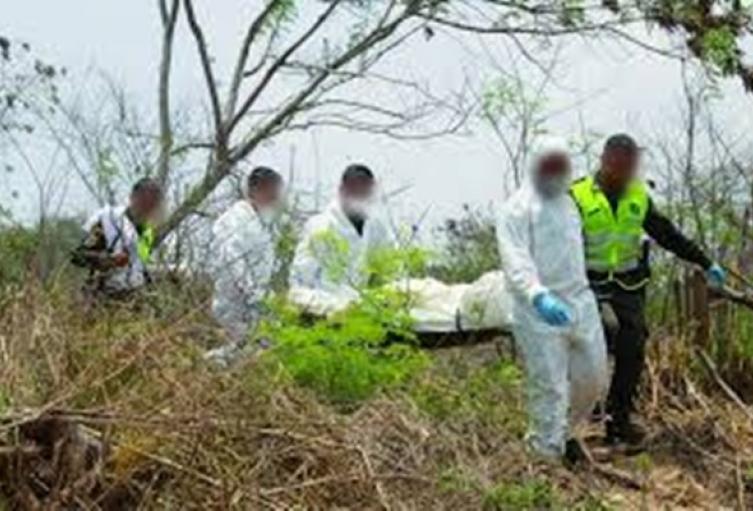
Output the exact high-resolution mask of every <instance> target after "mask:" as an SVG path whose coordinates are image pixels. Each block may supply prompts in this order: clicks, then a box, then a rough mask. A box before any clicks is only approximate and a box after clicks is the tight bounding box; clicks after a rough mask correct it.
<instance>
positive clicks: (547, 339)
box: [497, 138, 608, 464]
mask: <svg viewBox="0 0 753 511" xmlns="http://www.w3.org/2000/svg"><path fill="white" fill-rule="evenodd" d="M530 167H531V174H530V176H529V177H530V179H528V181H527V182H526V184H524V185H523V186H522V187H521V189H520V190H518V191H517V192H516V193H515V194H514V195H513V196H512V197H511V198H510V200H509V201H508V202H507V203H506V204H505V205H504V207H503V209H502V211H501V214H500V216H499V219H498V225H497V237H498V241H499V250H500V255H501V259H502V267H503V270H504V272H505V274H506V278H507V282H508V285H509V287H510V290H511V292H512V293H513V296H514V299H513V333H514V335H515V338H516V339H517V341H518V343H519V345H520V347H521V351H522V353H523V356H524V359H525V369H526V379H527V386H528V408H529V414H530V423H531V424H530V430H529V433H528V436H527V438H528V442H529V445H530V447H531V449H532V450H533V451H534V452H535V453H537V454H539V455H541V456H543V457H545V458H547V459H563V460H564V461H565V462H566V463H567V464H574V463H577V462H578V461H581V460H582V459H583V456H584V455H585V453H584V452H583V449H582V446H581V444H580V443H579V442H578V441H577V440H575V439H574V437H573V428H574V426H575V425H576V424H578V423H579V422H580V421H581V420H583V419H586V418H588V417H589V416H590V413H591V411H592V410H593V406H594V404H595V403H596V402H597V401H598V400H599V399H600V397H601V396H602V394H603V391H604V389H605V386H606V383H607V376H608V375H607V356H606V348H605V342H604V333H603V331H602V324H601V320H600V318H599V311H598V309H597V305H596V300H595V297H594V295H593V293H592V291H591V289H590V287H589V284H588V279H587V277H586V269H585V268H586V266H585V261H584V255H583V249H582V247H583V237H582V232H581V223H580V216H579V214H578V210H577V207H576V205H575V203H574V201H573V200H572V198H571V197H570V196H569V194H568V187H569V185H570V181H571V178H572V176H571V174H572V169H571V162H570V157H569V151H568V147H567V144H566V143H565V142H564V141H563V140H561V139H559V138H546V139H545V140H541V142H540V144H538V146H537V149H536V151H535V152H534V154H533V155H532V159H531V165H530Z"/></svg>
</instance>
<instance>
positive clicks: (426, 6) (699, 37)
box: [157, 0, 750, 236]
mask: <svg viewBox="0 0 753 511" xmlns="http://www.w3.org/2000/svg"><path fill="white" fill-rule="evenodd" d="M158 2H159V12H160V15H161V19H162V25H163V38H162V45H163V46H162V48H163V49H162V63H161V64H162V65H161V68H160V89H159V91H160V92H159V112H160V137H159V138H160V143H161V149H160V157H159V164H158V171H157V175H158V177H159V179H160V180H161V181H162V182H164V183H169V182H170V176H171V173H172V172H173V169H172V164H171V155H172V154H174V153H175V151H176V150H175V145H174V144H175V141H174V137H173V133H172V126H171V116H170V86H169V84H170V68H171V58H172V52H173V46H174V44H175V27H176V25H177V23H179V21H180V20H181V16H182V18H183V19H185V21H186V22H187V24H188V27H189V28H190V32H191V34H192V36H193V40H194V43H195V46H196V52H197V54H198V56H199V61H200V65H201V70H202V73H203V76H204V82H205V87H206V93H207V102H208V104H209V111H210V112H211V119H212V121H211V126H212V130H211V133H209V134H207V136H206V138H205V139H204V140H203V141H201V142H198V143H193V144H192V145H191V146H190V147H189V149H192V150H193V149H198V150H204V151H206V153H207V156H206V162H205V165H204V170H203V173H202V176H201V177H200V179H199V180H198V182H196V183H195V184H194V185H193V186H191V187H190V188H189V190H188V192H187V193H186V195H185V196H184V197H183V198H182V200H181V201H180V203H179V204H177V206H176V208H175V209H174V211H173V212H172V214H171V215H170V217H169V218H168V220H167V222H166V224H165V226H164V229H163V233H162V234H163V236H164V235H166V234H167V233H169V232H170V231H172V230H173V229H175V228H176V226H178V225H179V224H180V223H181V222H182V221H183V220H184V219H186V217H188V216H189V215H191V214H192V213H193V212H194V211H195V210H196V208H197V207H198V206H199V205H200V204H201V203H202V202H203V201H204V200H205V199H206V198H207V197H208V196H209V195H211V194H212V193H213V191H214V190H215V189H216V188H217V186H218V185H219V184H220V183H221V182H222V181H223V180H224V179H225V178H227V177H228V176H229V175H231V173H232V172H233V170H234V169H235V168H236V167H237V166H238V164H239V163H240V162H242V161H243V160H245V159H247V158H249V157H251V156H252V155H253V154H254V152H255V151H256V150H257V149H258V148H259V147H260V146H261V145H262V144H264V143H266V142H267V141H269V140H270V139H272V138H274V137H275V136H277V135H279V134H280V133H283V132H285V131H289V130H296V129H307V128H310V127H313V126H339V127H348V128H351V129H367V130H371V131H374V132H378V133H391V134H395V133H396V132H400V131H401V130H402V129H404V128H405V127H406V125H408V124H410V123H411V121H414V120H415V118H416V117H420V116H421V115H422V114H424V113H425V112H426V105H425V104H424V105H423V106H422V107H421V108H418V109H416V111H414V112H405V111H401V110H396V109H394V108H391V107H390V106H389V105H383V104H379V101H378V100H376V99H373V98H365V97H362V96H358V97H357V98H355V99H354V98H353V95H352V94H351V95H349V96H345V95H342V94H341V93H342V92H343V91H344V90H350V91H353V90H354V89H352V88H351V89H347V87H355V86H358V85H362V84H363V83H365V82H368V81H369V80H382V81H388V82H389V83H391V84H393V85H395V86H408V87H414V88H415V84H405V83H403V82H401V81H399V80H396V79H392V78H390V77H387V76H382V75H378V74H375V73H373V70H374V68H375V66H376V65H377V63H379V62H380V61H381V60H382V59H383V58H384V57H385V56H386V55H388V54H389V53H390V52H391V51H392V50H393V49H395V48H396V47H398V46H399V45H400V44H402V43H404V42H405V41H407V40H409V39H411V38H414V37H418V36H423V37H426V38H428V39H430V38H431V37H432V35H433V34H434V31H435V30H436V29H439V28H446V29H451V30H455V31H457V30H460V31H470V32H476V33H482V34H497V35H504V36H509V37H516V36H529V37H537V38H552V37H558V36H565V35H571V34H586V35H588V34H595V35H596V34H598V35H604V34H607V35H611V36H616V37H622V38H625V39H626V40H628V41H631V42H634V43H636V44H639V45H642V46H644V47H645V46H647V45H646V44H645V43H642V42H641V41H636V40H635V38H634V36H632V35H631V34H630V33H629V32H626V31H623V30H624V28H625V27H627V26H629V25H632V24H635V23H648V24H650V25H658V26H661V27H662V28H664V29H666V30H668V31H679V30H683V31H685V33H686V34H687V40H686V44H687V46H688V47H689V48H690V49H691V50H692V51H693V52H694V54H695V55H697V56H698V57H700V58H702V59H703V60H704V61H706V62H708V63H709V65H710V66H711V67H712V68H713V69H714V70H715V71H717V72H718V73H720V74H721V75H723V76H729V75H732V74H738V75H740V76H742V77H743V79H744V80H745V83H746V85H750V71H749V70H747V69H746V68H745V67H744V65H743V63H742V51H741V48H740V44H739V42H738V39H739V38H741V37H742V36H743V34H744V33H745V31H746V30H748V31H749V30H750V9H749V8H744V7H742V6H741V5H739V3H738V2H733V3H732V5H730V6H726V5H725V6H722V4H726V3H727V2H709V1H696V2H688V1H682V2H680V1H671V0H661V1H653V2H640V3H632V2H631V3H627V2H619V1H609V2H607V1H604V2H601V3H600V4H598V5H596V4H591V3H589V2H586V1H582V0H557V1H554V0H542V1H540V2H500V1H498V0H484V1H483V2H477V3H474V4H473V5H472V6H471V5H470V3H469V2H464V1H458V0H381V1H380V0H374V1H357V0H329V1H322V2H306V4H307V5H306V6H304V3H303V2H300V1H295V0H268V1H266V2H264V3H263V4H262V6H260V7H259V9H258V13H257V14H256V15H255V16H254V17H253V18H252V19H250V20H249V22H248V26H247V30H246V34H245V37H244V38H243V40H242V41H241V43H240V46H239V48H238V52H237V58H236V61H235V65H234V68H233V71H232V73H231V75H230V78H229V80H227V81H226V82H225V81H223V80H221V79H220V78H219V77H218V73H217V70H216V69H215V66H214V65H213V59H212V55H211V42H210V41H209V40H208V38H207V36H206V34H205V31H204V28H203V25H202V19H201V16H200V13H199V12H197V9H196V6H195V5H194V1H193V0H158ZM317 41H323V46H322V50H321V51H319V52H318V53H317V55H316V56H315V57H311V51H310V50H311V47H312V46H313V45H315V44H316V43H317ZM304 50H308V51H304ZM654 50H655V51H660V50H659V49H654ZM291 81H293V82H294V85H293V86H292V87H290V86H289V90H291V91H292V92H290V93H289V94H286V95H285V96H284V97H276V96H275V93H276V92H279V86H280V84H281V83H285V84H286V85H290V83H291ZM224 83H226V84H227V85H226V86H223V85H222V84H224ZM419 93H420V95H421V96H422V97H423V99H424V100H425V102H426V103H429V104H434V105H436V104H437V103H441V101H438V100H437V98H434V97H433V96H431V95H430V93H428V92H427V91H426V90H420V89H419ZM443 106H446V104H445V105H443ZM460 117H461V118H462V116H460ZM365 118H367V119H368V120H364V119H365ZM374 119H377V120H374ZM454 121H457V118H455V119H453V122H454ZM454 126H455V125H454V124H452V123H450V124H448V125H447V126H443V127H442V128H441V129H440V131H442V132H444V131H452V129H453V127H454Z"/></svg>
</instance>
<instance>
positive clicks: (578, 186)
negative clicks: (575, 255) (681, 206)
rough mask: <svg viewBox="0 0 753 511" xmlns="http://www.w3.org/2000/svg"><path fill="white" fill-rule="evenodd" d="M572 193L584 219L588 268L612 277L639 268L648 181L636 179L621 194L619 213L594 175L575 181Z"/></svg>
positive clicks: (646, 210)
mask: <svg viewBox="0 0 753 511" xmlns="http://www.w3.org/2000/svg"><path fill="white" fill-rule="evenodd" d="M571 193H572V195H573V197H574V198H575V202H577V204H578V208H579V209H580V213H581V216H582V219H583V235H584V238H585V242H586V266H587V267H588V269H589V270H590V271H594V272H600V273H608V274H609V275H610V277H611V275H613V274H619V273H622V272H626V271H631V270H635V269H637V268H638V267H639V266H640V264H641V259H642V256H643V251H642V243H641V242H642V238H643V222H644V220H645V219H646V215H647V214H648V207H649V195H648V190H647V189H646V185H645V184H644V183H642V182H640V181H637V180H636V181H633V182H632V183H631V184H630V185H629V186H628V188H627V190H626V191H625V192H624V193H623V195H622V197H621V198H620V201H619V204H618V206H617V212H616V214H615V212H614V210H613V209H612V206H611V205H610V204H609V199H607V196H606V195H605V194H604V192H602V191H601V188H600V187H599V185H598V184H597V183H596V180H595V179H594V178H593V177H587V178H584V179H581V180H579V181H576V182H575V183H573V186H572V189H571Z"/></svg>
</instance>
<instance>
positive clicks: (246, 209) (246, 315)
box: [212, 200, 277, 344]
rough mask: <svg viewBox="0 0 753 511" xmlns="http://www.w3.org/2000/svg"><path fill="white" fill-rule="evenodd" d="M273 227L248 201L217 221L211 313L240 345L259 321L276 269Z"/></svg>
mask: <svg viewBox="0 0 753 511" xmlns="http://www.w3.org/2000/svg"><path fill="white" fill-rule="evenodd" d="M275 239H276V236H275V234H274V230H273V229H272V228H271V227H270V226H269V225H268V222H265V221H263V220H262V219H261V218H260V216H259V215H258V213H257V212H256V210H255V209H254V207H253V206H252V205H251V204H250V203H249V201H248V200H241V201H238V202H236V203H235V204H234V205H233V206H232V207H230V209H228V210H227V211H226V212H225V213H224V214H223V215H222V216H220V218H219V219H217V221H216V222H215V224H214V226H213V228H212V243H213V246H214V249H215V251H216V252H215V253H216V259H215V260H214V261H213V268H214V271H213V272H214V297H213V300H212V312H213V314H214V317H215V319H217V321H218V322H219V323H220V325H222V327H223V328H224V329H225V331H226V332H227V333H228V336H229V337H230V339H231V340H232V341H233V342H234V343H236V344H238V343H241V342H242V341H244V340H245V339H246V337H247V335H248V332H249V329H250V328H252V327H253V326H254V325H255V323H256V321H257V320H258V316H259V310H260V306H261V304H262V301H263V300H264V298H265V297H266V296H267V293H269V286H270V281H271V279H272V276H273V274H274V272H275V269H276V268H277V258H276V254H275Z"/></svg>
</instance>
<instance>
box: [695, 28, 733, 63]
mask: <svg viewBox="0 0 753 511" xmlns="http://www.w3.org/2000/svg"><path fill="white" fill-rule="evenodd" d="M702 55H703V57H704V58H705V59H706V60H707V61H708V62H710V63H711V64H713V65H714V66H716V67H717V68H719V70H720V71H721V72H722V73H723V74H730V73H733V72H734V71H735V70H736V69H737V63H738V54H737V37H736V36H735V34H734V33H733V32H732V30H731V29H730V28H729V27H719V28H712V29H711V30H709V31H707V32H706V33H705V34H704V35H703V39H702Z"/></svg>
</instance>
